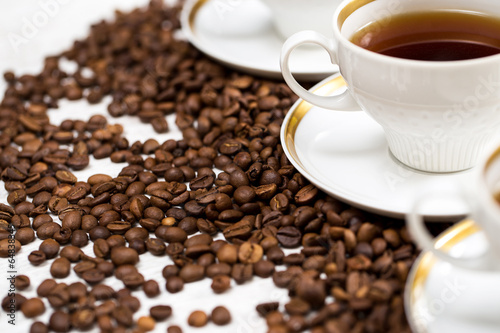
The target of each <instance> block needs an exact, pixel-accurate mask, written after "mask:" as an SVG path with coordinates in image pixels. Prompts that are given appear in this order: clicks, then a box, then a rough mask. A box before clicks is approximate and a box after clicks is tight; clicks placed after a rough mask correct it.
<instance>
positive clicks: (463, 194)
mask: <svg viewBox="0 0 500 333" xmlns="http://www.w3.org/2000/svg"><path fill="white" fill-rule="evenodd" d="M499 194H500V146H494V148H493V149H491V150H490V151H489V153H487V154H486V155H484V157H483V158H482V160H481V162H480V163H479V164H478V165H477V167H476V168H475V169H474V178H473V182H472V183H471V184H463V185H462V186H460V187H458V186H457V187H456V188H450V189H435V190H434V191H433V192H430V193H420V194H419V195H418V197H417V198H416V200H415V203H414V206H413V208H412V210H411V212H410V213H409V214H408V215H407V218H406V223H407V226H408V231H409V232H410V234H411V236H412V238H413V239H414V241H415V242H416V243H417V244H418V245H419V246H420V247H421V248H423V249H424V250H426V251H430V252H432V253H433V254H434V255H435V256H436V257H438V258H439V259H441V260H444V261H447V262H449V263H451V264H452V265H454V266H456V267H459V268H465V269H474V270H479V271H497V272H500V240H499V236H500V201H497V199H495V196H497V198H498V200H500V196H499ZM439 200H447V201H449V200H454V201H457V202H458V201H459V202H460V204H465V205H468V206H469V207H470V211H471V213H470V216H469V217H468V218H469V219H471V220H473V221H474V223H475V224H476V225H478V226H479V227H480V228H481V229H482V230H483V232H484V236H485V239H486V241H487V243H488V249H487V251H485V252H483V253H481V255H479V256H477V257H472V258H471V257H455V256H452V255H450V254H449V253H448V252H445V251H443V250H441V249H438V248H436V247H435V240H434V238H433V236H432V235H431V234H430V233H429V231H428V230H427V228H426V226H425V224H424V219H423V217H422V214H421V212H422V210H423V209H424V208H425V206H426V205H427V204H430V203H432V204H433V205H435V204H436V203H439V202H440V201H439Z"/></svg>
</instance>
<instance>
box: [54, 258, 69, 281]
mask: <svg viewBox="0 0 500 333" xmlns="http://www.w3.org/2000/svg"><path fill="white" fill-rule="evenodd" d="M70 268H71V264H70V262H69V260H68V259H66V258H63V257H61V258H57V259H55V260H54V261H53V262H52V265H51V266H50V274H51V275H52V276H53V277H55V278H59V279H62V278H65V277H67V276H68V275H69V271H70Z"/></svg>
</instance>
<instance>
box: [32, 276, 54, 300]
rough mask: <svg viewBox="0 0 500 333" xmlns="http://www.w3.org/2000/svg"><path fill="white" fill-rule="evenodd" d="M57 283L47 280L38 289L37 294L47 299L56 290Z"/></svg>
mask: <svg viewBox="0 0 500 333" xmlns="http://www.w3.org/2000/svg"><path fill="white" fill-rule="evenodd" d="M56 285H57V282H56V281H55V280H54V279H46V280H44V281H42V283H40V285H39V286H38V288H37V289H36V293H37V295H38V296H40V297H46V296H48V295H49V294H50V292H51V291H52V289H54V288H55V286H56Z"/></svg>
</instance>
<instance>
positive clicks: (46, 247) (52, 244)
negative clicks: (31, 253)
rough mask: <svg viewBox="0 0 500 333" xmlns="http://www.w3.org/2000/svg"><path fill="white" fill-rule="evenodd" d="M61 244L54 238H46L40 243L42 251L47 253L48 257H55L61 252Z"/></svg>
mask: <svg viewBox="0 0 500 333" xmlns="http://www.w3.org/2000/svg"><path fill="white" fill-rule="evenodd" d="M59 248H60V245H59V243H58V242H56V241H55V240H53V239H50V238H49V239H46V240H44V241H43V242H42V244H40V247H39V249H40V251H42V252H43V253H44V254H45V257H46V258H47V259H52V258H55V257H56V256H57V255H58V253H59Z"/></svg>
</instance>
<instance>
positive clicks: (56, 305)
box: [0, 0, 448, 333]
mask: <svg viewBox="0 0 500 333" xmlns="http://www.w3.org/2000/svg"><path fill="white" fill-rule="evenodd" d="M180 10H181V4H179V5H175V6H167V5H165V4H163V3H162V1H159V0H151V2H150V4H149V6H147V8H145V9H144V10H134V11H132V12H130V13H122V12H120V13H118V14H117V18H116V20H115V21H114V22H105V21H102V22H99V23H97V24H95V25H93V26H92V27H91V29H90V33H89V36H88V37H87V38H85V39H84V40H81V41H78V42H75V43H74V44H73V46H72V47H71V48H70V49H68V50H66V51H64V52H62V53H59V54H58V55H56V56H51V57H47V58H46V59H45V61H44V63H43V69H42V71H41V72H40V73H35V75H26V74H25V75H22V74H21V75H16V74H14V73H13V72H7V73H5V74H4V79H5V80H6V84H7V89H6V91H5V94H4V97H3V100H2V101H1V103H0V175H1V180H2V182H3V184H4V188H5V190H6V191H7V192H8V194H7V203H0V257H3V258H6V257H8V256H9V255H11V254H13V253H15V254H16V255H17V256H19V255H27V256H28V261H29V262H30V263H31V264H32V265H35V266H36V265H42V266H40V267H44V265H47V267H49V266H50V268H48V269H49V270H50V273H51V274H52V276H53V277H54V278H55V279H57V281H56V280H54V279H47V280H45V281H42V282H41V283H40V284H39V285H38V286H37V290H36V291H37V295H38V297H39V298H31V299H29V300H26V299H25V298H24V296H22V294H21V293H18V292H16V295H15V296H13V297H9V296H7V297H5V298H3V301H2V307H3V309H4V310H6V311H9V307H8V306H9V304H11V300H14V301H15V307H16V309H20V310H21V311H22V312H23V313H24V314H25V316H26V317H36V316H38V315H40V314H42V313H43V312H44V311H45V305H46V304H49V305H50V307H52V309H51V310H50V311H51V314H50V316H49V318H50V319H49V320H48V323H47V324H43V323H41V322H35V323H33V325H32V326H31V331H32V332H47V331H48V330H49V329H50V330H51V331H55V332H67V331H69V330H70V329H73V330H88V329H90V328H91V327H98V328H99V330H101V331H103V332H125V331H127V330H134V329H135V330H137V331H142V332H144V331H151V330H154V329H155V324H156V322H157V321H162V320H166V319H168V318H169V317H170V316H171V314H172V308H171V307H170V306H167V305H157V306H153V307H151V308H150V311H149V316H143V317H139V316H136V315H135V313H136V312H137V311H138V310H139V309H140V307H141V303H140V301H139V299H138V298H137V297H136V296H133V294H134V295H135V293H136V292H137V291H134V292H132V291H133V290H137V289H140V288H141V289H142V291H143V292H144V294H145V295H146V296H147V297H154V298H155V299H156V298H158V296H159V295H160V294H161V288H160V284H161V283H159V282H160V281H154V280H150V277H148V276H145V275H146V274H145V273H144V272H142V271H140V269H138V267H139V266H140V265H138V264H139V260H140V255H142V254H143V253H147V252H149V253H150V254H151V255H155V256H169V257H170V259H171V260H172V262H173V263H170V264H169V265H167V266H165V267H164V268H163V267H158V268H157V269H158V272H159V270H160V269H162V271H161V273H162V275H163V277H164V278H165V280H166V284H165V286H166V290H167V291H168V292H170V293H178V292H181V291H182V290H183V288H184V284H185V283H194V282H196V281H199V280H202V279H204V278H205V277H207V278H210V279H212V281H211V288H212V290H213V292H214V294H219V293H224V292H226V291H227V290H228V289H230V288H231V286H232V285H235V290H234V292H236V293H237V288H238V287H237V286H236V285H238V284H243V283H247V282H248V281H250V280H251V279H252V278H253V276H254V275H256V276H258V277H260V278H272V279H273V282H274V284H275V285H276V286H277V287H278V288H286V289H287V290H288V294H289V295H290V296H291V298H290V299H289V300H287V301H286V302H283V306H282V307H281V308H280V307H279V304H278V303H277V302H270V303H266V304H261V305H259V306H258V307H257V312H258V313H259V314H260V315H261V316H263V318H264V319H265V320H266V322H267V324H268V326H269V330H268V331H269V332H274V333H276V332H300V331H303V330H307V329H309V330H310V331H311V332H314V333H322V332H341V331H342V332H390V333H393V332H394V333H395V332H398V333H400V332H409V328H408V324H407V322H406V317H405V314H404V308H403V297H402V291H403V289H404V284H405V282H406V279H407V276H408V272H409V270H410V268H411V265H412V264H413V262H414V260H415V258H416V256H417V254H418V251H417V249H416V247H415V246H414V245H413V243H412V241H411V239H410V237H409V235H408V231H407V230H406V228H405V227H404V225H403V223H402V222H401V221H394V220H389V219H385V218H381V217H378V216H374V215H368V214H366V213H364V212H361V211H359V210H357V209H354V208H351V207H348V206H347V205H345V204H342V203H341V202H339V201H337V200H335V199H333V198H331V197H328V196H326V195H325V194H324V193H322V192H321V191H320V190H318V189H317V188H316V187H315V186H314V185H312V184H310V183H309V182H308V181H307V179H306V178H304V177H303V176H302V175H301V174H300V173H299V172H297V170H295V169H294V168H293V166H292V165H291V163H290V162H289V161H288V159H287V157H286V155H285V153H284V150H283V147H282V146H281V143H280V138H279V136H280V128H281V125H282V123H283V120H284V117H285V115H286V114H287V112H288V111H289V109H290V107H291V106H292V105H293V103H294V102H295V101H296V100H297V97H296V96H295V95H294V94H293V93H292V92H291V90H290V89H289V88H288V87H287V86H286V85H285V84H284V83H282V82H276V81H269V80H264V79H259V78H254V77H251V76H249V75H245V74H242V73H238V72H235V71H232V70H229V69H227V68H225V67H223V66H222V65H220V64H217V63H214V62H213V61H211V60H210V59H208V58H207V57H206V56H204V55H203V54H201V53H200V52H199V51H198V50H196V49H194V48H193V47H192V46H190V45H189V44H188V43H187V42H185V41H183V40H180V39H178V38H177V30H178V29H179V28H180V22H179V14H180ZM61 61H66V62H72V63H74V64H75V65H76V70H75V71H74V72H72V73H67V72H66V71H64V70H63V69H62V68H61V67H60V63H61ZM105 96H109V97H110V103H109V105H107V111H108V113H109V115H110V116H112V117H116V118H118V117H121V116H125V115H126V116H128V117H130V119H137V120H138V121H141V122H144V123H148V124H150V125H151V127H152V128H153V130H154V131H156V132H158V133H164V132H168V131H169V125H168V123H167V121H166V118H165V116H167V115H169V114H175V125H176V126H177V128H178V129H179V130H180V132H181V134H182V138H181V139H179V140H174V139H170V140H166V141H165V142H159V141H157V139H154V138H150V139H148V140H145V141H144V142H140V141H136V142H129V140H128V139H127V138H126V137H125V136H124V134H125V133H126V130H128V129H125V128H123V126H122V125H120V124H111V123H108V120H107V118H106V117H104V116H102V115H93V116H90V117H89V118H88V119H87V120H85V121H83V120H71V119H66V120H63V121H62V122H61V123H60V124H57V125H56V124H52V123H51V121H50V117H49V115H50V113H51V112H53V111H52V109H55V108H57V107H58V103H59V100H60V99H67V100H70V101H71V100H77V99H82V98H85V99H86V100H87V101H88V102H89V103H98V102H100V101H102V100H104V97H105ZM69 116H70V115H68V118H70V117H69ZM92 157H93V158H95V159H105V160H108V161H111V162H112V163H123V164H124V167H122V168H121V171H120V172H119V173H117V174H115V175H106V174H103V173H98V174H94V175H91V176H90V177H88V178H87V180H86V181H85V180H82V179H78V174H77V173H76V172H74V171H78V170H82V169H85V168H87V167H88V166H89V164H90V163H91V161H92ZM213 168H218V169H219V170H220V171H221V172H217V174H216V173H215V172H214V170H213ZM100 172H102V171H101V170H100ZM10 226H13V227H14V228H16V230H17V231H16V235H15V237H14V242H13V244H12V241H10V240H9V235H10V231H9V228H10ZM446 227H448V225H437V226H433V227H432V228H433V229H435V230H433V232H435V233H439V232H440V231H441V230H443V229H444V228H446ZM36 238H38V239H40V240H41V241H42V242H41V243H40V246H39V249H38V250H35V251H32V252H31V253H29V254H28V253H26V254H23V252H24V251H23V250H22V248H25V247H26V246H30V243H31V244H33V243H32V242H33V241H35V239H36ZM214 239H217V240H214ZM9 241H10V242H9ZM89 243H90V244H89ZM37 244H38V243H37ZM87 245H89V246H90V249H91V251H87V250H88V248H89V247H86V246H87ZM82 248H83V249H82ZM283 248H290V249H298V248H300V251H298V250H297V251H294V253H292V254H289V253H288V252H287V255H285V252H284V251H283ZM35 249H36V248H35ZM92 250H93V251H92ZM47 260H49V262H48V263H47V264H44V262H45V261H47ZM49 263H50V265H48V264H49ZM143 264H145V265H147V264H148V263H147V262H144V263H143V262H141V265H143ZM72 265H73V271H74V272H75V273H76V275H77V276H78V278H79V279H80V281H79V282H76V283H71V284H69V285H68V284H66V283H65V282H64V280H62V279H64V278H65V277H67V276H68V275H69V274H70V269H71V267H72ZM136 265H137V267H136ZM148 268H149V267H148ZM152 268H155V267H152ZM38 269H40V268H38ZM26 273H27V274H28V273H29V272H26ZM143 273H144V275H143ZM113 275H114V276H115V277H116V278H117V279H118V280H120V281H121V284H120V286H118V288H122V289H118V288H116V286H113V287H110V286H108V285H106V281H107V278H108V277H111V276H113ZM31 278H32V280H33V281H37V279H35V276H31ZM232 280H234V283H233V282H232ZM29 285H30V282H29V278H27V276H22V275H20V276H18V277H17V279H16V281H15V286H16V288H17V289H18V290H19V291H22V290H23V289H24V288H28V287H29ZM115 288H116V290H115ZM214 297H217V296H216V295H214ZM332 297H333V300H332ZM158 299H159V298H158ZM47 302H48V303H47ZM281 311H283V312H281ZM285 312H286V313H285ZM135 318H136V319H135ZM211 318H212V321H213V322H214V323H215V324H217V325H225V324H228V323H229V322H230V321H231V315H230V313H229V311H228V310H227V309H226V308H224V307H217V308H216V309H214V310H213V312H212V314H211ZM208 320H209V319H208V316H207V314H205V313H204V312H202V311H195V312H193V313H192V314H191V315H190V316H189V319H188V323H189V325H191V326H195V327H201V326H204V325H206V323H207V321H208ZM167 332H168V333H179V332H182V331H181V329H180V328H179V327H177V326H170V327H169V328H168V329H167Z"/></svg>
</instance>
